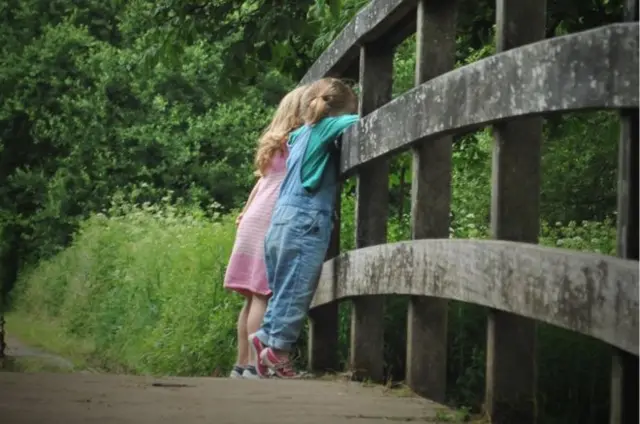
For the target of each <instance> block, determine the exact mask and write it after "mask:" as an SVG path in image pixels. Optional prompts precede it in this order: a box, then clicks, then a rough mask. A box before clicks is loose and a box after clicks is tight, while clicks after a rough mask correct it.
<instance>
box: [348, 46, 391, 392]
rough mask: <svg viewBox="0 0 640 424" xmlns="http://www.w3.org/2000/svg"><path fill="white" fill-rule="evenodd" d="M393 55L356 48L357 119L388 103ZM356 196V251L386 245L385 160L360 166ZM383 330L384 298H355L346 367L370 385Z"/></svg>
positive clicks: (378, 370)
mask: <svg viewBox="0 0 640 424" xmlns="http://www.w3.org/2000/svg"><path fill="white" fill-rule="evenodd" d="M393 54H394V50H393V48H392V47H389V46H387V45H384V44H367V45H364V46H362V47H361V49H360V102H359V109H360V110H359V113H360V116H361V117H362V116H365V115H367V114H368V113H370V112H372V111H373V110H375V109H377V108H378V107H380V106H382V105H383V104H385V103H387V102H388V101H389V100H391V90H392V88H393ZM362 142H366V141H365V140H363V141H362ZM356 190H357V203H356V230H355V233H356V234H355V238H356V248H361V247H366V246H372V245H376V244H381V243H384V242H385V241H386V239H387V216H388V207H389V206H388V203H389V199H388V197H389V166H388V162H387V159H380V160H376V161H373V162H371V163H370V164H367V165H365V166H363V167H362V168H361V169H360V170H359V171H358V176H357V189H356ZM372 291H373V290H372ZM383 324H384V298H383V297H381V296H360V297H357V298H355V299H354V300H353V310H352V314H351V349H350V353H351V358H350V367H351V370H352V371H353V372H354V376H355V377H356V378H360V379H362V378H368V379H371V380H374V381H381V380H382V379H383V366H384V358H383V353H384V326H383Z"/></svg>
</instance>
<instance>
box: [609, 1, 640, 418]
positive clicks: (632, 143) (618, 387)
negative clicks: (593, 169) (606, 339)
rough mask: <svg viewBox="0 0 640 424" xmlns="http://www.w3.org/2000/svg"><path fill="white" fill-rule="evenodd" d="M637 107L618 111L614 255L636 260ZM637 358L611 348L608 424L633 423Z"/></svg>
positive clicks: (628, 8) (631, 7) (628, 17)
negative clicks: (615, 253) (615, 252)
mask: <svg viewBox="0 0 640 424" xmlns="http://www.w3.org/2000/svg"><path fill="white" fill-rule="evenodd" d="M624 20H625V21H626V22H633V21H637V20H638V0H626V1H625V10H624ZM638 125H640V122H639V119H638V109H629V110H623V111H621V113H620V141H619V144H618V223H617V227H618V231H617V255H618V256H620V257H621V258H625V259H635V260H638V256H639V255H638V253H639V250H640V249H639V246H638V245H639V240H638V230H639V228H638V213H640V210H639V208H638V189H639V187H638V176H639V175H638V174H639V172H638V155H639V154H640V152H639V150H638V143H639V142H640V140H639V139H638ZM639 372H640V368H639V366H638V357H637V356H634V355H631V354H629V353H627V352H623V351H621V350H618V349H614V353H613V356H612V361H611V393H610V395H611V402H610V407H609V408H610V409H609V424H636V423H637V422H639V421H640V416H639V415H640V414H638V398H639V397H640V390H639V389H638V373H639Z"/></svg>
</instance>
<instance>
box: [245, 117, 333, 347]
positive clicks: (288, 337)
mask: <svg viewBox="0 0 640 424" xmlns="http://www.w3.org/2000/svg"><path fill="white" fill-rule="evenodd" d="M312 131H313V130H312V127H309V126H305V127H303V128H302V129H301V132H300V133H299V135H298V136H297V140H296V141H295V143H294V144H293V145H290V146H289V157H288V159H287V176H286V177H285V179H284V181H283V182H282V186H281V188H280V195H279V197H278V200H277V202H276V205H275V208H274V211H273V216H272V218H271V225H270V227H269V230H268V231H267V234H266V237H265V263H266V268H267V278H268V281H269V288H270V289H271V291H272V292H273V295H272V297H271V299H270V300H269V305H268V307H267V310H266V312H265V316H264V319H263V321H262V328H261V329H260V330H259V331H258V332H257V333H256V336H257V337H258V339H260V341H261V342H262V343H263V344H265V345H267V346H270V347H272V348H275V349H279V350H284V351H291V349H292V348H293V345H294V343H295V342H296V341H297V339H298V336H299V335H300V331H301V330H302V326H303V325H304V322H305V319H306V316H307V312H308V310H309V306H310V304H311V300H312V299H313V295H314V293H315V289H316V285H317V282H318V277H319V276H320V272H321V270H322V264H323V263H324V259H325V255H326V253H327V248H328V247H329V241H330V237H331V231H332V227H333V213H334V207H335V196H336V187H337V186H336V180H337V172H336V162H335V160H330V161H329V164H328V165H327V168H326V170H325V173H324V175H323V177H322V182H321V184H320V187H319V188H318V189H316V191H314V192H313V193H310V192H307V190H306V189H305V188H304V187H303V186H302V181H301V178H300V175H301V171H302V162H303V158H304V154H305V152H306V150H307V145H308V143H309V139H310V135H311V132H312ZM332 159H333V158H332Z"/></svg>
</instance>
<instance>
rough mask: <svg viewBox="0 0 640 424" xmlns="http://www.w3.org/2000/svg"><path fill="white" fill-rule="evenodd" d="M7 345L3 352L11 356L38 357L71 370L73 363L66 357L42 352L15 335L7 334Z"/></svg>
mask: <svg viewBox="0 0 640 424" xmlns="http://www.w3.org/2000/svg"><path fill="white" fill-rule="evenodd" d="M6 342H7V347H6V350H5V354H6V355H7V356H9V357H12V358H39V359H41V360H44V361H46V362H48V363H50V364H51V365H53V366H55V367H58V368H62V369H65V370H73V369H74V365H73V363H72V362H71V361H69V360H68V359H65V358H63V357H61V356H58V355H54V354H51V353H47V352H44V351H42V350H40V349H37V348H33V347H30V346H27V345H25V344H24V343H22V342H21V341H20V340H18V339H16V338H15V337H11V336H10V335H8V334H7V337H6Z"/></svg>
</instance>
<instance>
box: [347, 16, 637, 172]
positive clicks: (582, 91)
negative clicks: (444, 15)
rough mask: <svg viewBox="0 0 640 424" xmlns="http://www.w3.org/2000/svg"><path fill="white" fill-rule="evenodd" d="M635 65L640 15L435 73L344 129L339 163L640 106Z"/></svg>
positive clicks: (350, 165)
mask: <svg viewBox="0 0 640 424" xmlns="http://www.w3.org/2000/svg"><path fill="white" fill-rule="evenodd" d="M637 71H638V24H637V23H620V24H612V25H608V26H605V27H601V28H597V29H594V30H589V31H584V32H580V33H575V34H571V35H567V36H563V37H557V38H553V39H549V40H545V41H542V42H538V43H533V44H529V45H526V46H524V47H520V48H517V49H512V50H510V51H507V52H504V53H500V54H497V55H495V56H492V57H489V58H487V59H483V60H481V61H478V62H476V63H474V64H471V65H467V66H465V67H462V68H459V69H456V70H455V71H451V72H449V73H447V74H445V75H442V76H440V77H437V78H434V79H432V80H431V81H429V82H426V83H424V84H422V85H421V86H419V87H416V88H414V89H413V90H411V91H409V92H407V93H405V94H404V95H402V96H400V97H398V98H396V99H394V100H393V101H392V102H390V103H389V104H387V105H385V106H384V107H382V108H380V109H378V110H376V111H375V112H373V113H371V114H369V116H367V117H366V118H365V119H363V120H362V121H361V122H360V123H359V124H358V125H357V126H354V128H351V129H350V130H349V131H348V132H347V133H346V134H345V137H344V139H345V142H344V143H343V147H342V159H341V170H342V172H343V173H345V172H347V173H348V172H349V171H351V170H352V168H354V167H356V166H358V165H360V164H363V163H366V162H367V161H369V160H371V159H374V158H376V157H379V156H382V155H386V154H390V153H393V152H396V151H400V150H403V149H408V148H409V147H411V145H412V144H414V143H418V142H421V141H426V140H428V139H432V138H433V139H437V138H440V137H442V136H443V135H446V134H450V133H456V132H457V133H460V132H464V131H471V130H473V129H477V128H479V127H482V126H486V125H487V124H491V123H494V122H497V121H501V120H505V119H509V118H513V117H522V116H527V115H536V114H544V113H550V112H565V111H574V110H583V109H594V108H595V109H618V108H627V107H638V88H639V85H638V72H637ZM568 75H570V78H568V77H567V76H568ZM358 140H367V141H366V143H365V142H363V143H359V141H358Z"/></svg>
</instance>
